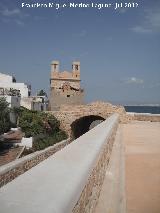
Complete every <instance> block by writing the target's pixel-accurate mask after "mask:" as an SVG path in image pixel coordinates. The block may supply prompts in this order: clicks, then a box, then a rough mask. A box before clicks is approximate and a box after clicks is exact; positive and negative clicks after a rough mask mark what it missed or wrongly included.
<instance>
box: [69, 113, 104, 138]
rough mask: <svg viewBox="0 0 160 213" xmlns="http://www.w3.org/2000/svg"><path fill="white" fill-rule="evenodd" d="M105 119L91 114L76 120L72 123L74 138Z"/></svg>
mask: <svg viewBox="0 0 160 213" xmlns="http://www.w3.org/2000/svg"><path fill="white" fill-rule="evenodd" d="M104 120H105V119H104V118H103V117H101V116H98V115H89V116H85V117H82V118H80V119H78V120H76V121H74V122H73V123H72V124H71V130H72V138H73V139H76V138H79V137H80V136H81V135H83V134H84V133H86V132H88V131H89V130H90V129H92V128H94V127H95V126H97V125H98V124H99V123H101V122H102V121H104Z"/></svg>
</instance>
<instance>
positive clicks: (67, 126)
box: [48, 102, 132, 136]
mask: <svg viewBox="0 0 160 213" xmlns="http://www.w3.org/2000/svg"><path fill="white" fill-rule="evenodd" d="M48 113H51V114H53V115H54V116H55V117H56V118H57V119H58V120H59V121H60V124H61V128H62V129H64V130H65V131H66V132H67V133H68V135H69V136H71V135H72V131H71V124H72V123H73V122H74V121H76V120H78V119H80V118H82V117H85V116H90V115H96V116H100V117H102V118H104V119H106V118H108V117H109V116H110V115H112V114H114V113H118V114H119V118H120V122H122V123H128V122H129V121H130V120H131V119H132V118H131V116H129V115H127V113H126V111H125V109H124V107H123V106H116V105H112V104H110V103H106V102H94V103H91V104H87V105H74V106H73V105H70V106H69V105H61V107H60V109H59V111H50V112H48Z"/></svg>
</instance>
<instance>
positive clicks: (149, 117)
mask: <svg viewBox="0 0 160 213" xmlns="http://www.w3.org/2000/svg"><path fill="white" fill-rule="evenodd" d="M127 116H128V117H129V120H136V121H151V122H160V114H150V113H127Z"/></svg>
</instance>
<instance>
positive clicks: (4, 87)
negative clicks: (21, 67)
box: [0, 73, 31, 97]
mask: <svg viewBox="0 0 160 213" xmlns="http://www.w3.org/2000/svg"><path fill="white" fill-rule="evenodd" d="M12 89H14V90H17V91H19V93H20V95H21V97H28V96H30V94H31V90H30V88H29V86H28V85H26V84H24V83H17V82H16V79H15V78H14V77H13V76H10V75H6V74H3V73H0V94H1V95H8V94H7V93H9V92H10V90H12ZM2 93H3V94H2Z"/></svg>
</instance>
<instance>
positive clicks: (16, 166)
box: [0, 139, 70, 187]
mask: <svg viewBox="0 0 160 213" xmlns="http://www.w3.org/2000/svg"><path fill="white" fill-rule="evenodd" d="M69 143H70V139H67V140H64V141H62V142H60V143H57V144H55V145H53V146H51V147H48V148H46V149H44V150H42V151H37V152H35V153H32V154H30V155H27V156H25V157H23V158H20V159H17V160H15V161H13V162H11V163H9V164H6V165H4V166H1V167H0V187H2V186H4V185H5V184H7V183H8V182H10V181H12V180H14V179H15V178H16V177H17V176H19V175H21V174H23V173H24V172H26V171H28V170H29V169H31V168H32V167H33V166H36V165H37V164H39V163H40V162H41V161H43V160H45V159H46V158H48V157H49V156H51V155H53V154H54V153H56V152H57V151H59V150H61V149H62V148H64V147H65V146H66V145H68V144H69Z"/></svg>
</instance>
